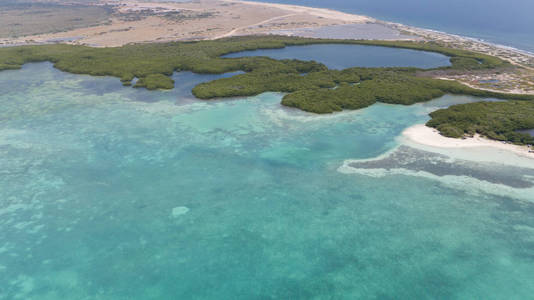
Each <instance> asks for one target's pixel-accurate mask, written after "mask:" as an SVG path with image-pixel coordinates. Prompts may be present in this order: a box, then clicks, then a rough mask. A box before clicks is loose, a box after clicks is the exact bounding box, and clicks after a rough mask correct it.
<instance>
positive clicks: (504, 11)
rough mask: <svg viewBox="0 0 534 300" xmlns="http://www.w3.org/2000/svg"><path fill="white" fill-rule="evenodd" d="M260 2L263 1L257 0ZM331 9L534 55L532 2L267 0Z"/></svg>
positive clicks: (528, 0) (482, 0) (491, 0)
mask: <svg viewBox="0 0 534 300" xmlns="http://www.w3.org/2000/svg"><path fill="white" fill-rule="evenodd" d="M255 1H261V0H255ZM261 2H275V3H284V4H297V5H305V6H312V7H322V8H330V9H335V10H340V11H344V12H348V13H354V14H363V15H368V16H371V17H374V18H377V19H381V20H385V21H392V22H398V23H403V24H407V25H412V26H417V27H423V28H429V29H434V30H439V31H444V32H447V33H453V34H459V35H463V36H468V37H473V38H479V39H483V40H486V41H489V42H493V43H497V44H502V45H507V46H512V47H515V48H518V49H522V50H527V51H530V52H534V17H533V12H534V1H532V0H508V1H502V0H447V1H442V0H403V1H398V0H328V1H326V0H266V1H261Z"/></svg>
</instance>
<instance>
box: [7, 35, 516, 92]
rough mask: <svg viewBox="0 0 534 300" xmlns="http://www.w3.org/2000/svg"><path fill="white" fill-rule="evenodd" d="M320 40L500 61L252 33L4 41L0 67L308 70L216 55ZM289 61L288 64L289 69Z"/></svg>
mask: <svg viewBox="0 0 534 300" xmlns="http://www.w3.org/2000/svg"><path fill="white" fill-rule="evenodd" d="M326 43H330V44H331V43H340V44H359V45H376V46H385V47H397V48H407V49H414V50H424V51H433V52H438V53H442V54H445V55H448V56H450V57H451V63H452V66H451V67H444V68H454V69H465V68H468V69H469V68H470V69H473V68H494V67H497V66H501V65H504V64H506V63H505V62H504V61H502V60H500V59H498V58H496V57H492V56H487V55H483V54H478V53H473V52H468V51H463V50H455V49H448V48H445V47H441V46H438V45H435V44H432V43H422V42H421V43H419V42H395V41H357V40H329V39H307V38H295V37H284V36H261V37H259V36H252V37H236V38H228V39H223V40H216V41H199V42H173V43H152V44H135V45H126V46H122V47H115V48H93V47H86V46H74V45H64V44H55V45H40V46H19V47H6V48H1V49H0V70H6V69H17V68H20V67H21V66H22V65H23V64H25V63H29V62H40V61H51V62H53V63H54V64H55V67H56V68H58V69H60V70H62V71H66V72H71V73H78V74H89V75H99V76H101V75H107V76H114V77H118V78H121V79H122V80H123V82H125V83H127V82H128V81H130V80H131V79H132V78H134V77H137V78H140V79H142V78H144V77H147V76H148V75H151V74H162V75H165V76H170V75H171V74H172V73H173V72H174V71H179V70H187V71H193V72H197V73H224V72H231V71H238V70H242V71H245V72H251V71H259V70H264V71H269V72H275V73H276V72H288V71H296V72H301V73H303V72H311V71H313V70H312V69H313V68H312V69H306V68H300V69H299V66H300V64H298V63H295V65H294V66H285V65H284V63H281V62H279V61H276V60H265V59H261V58H257V57H248V58H236V59H230V58H225V59H223V58H220V56H221V55H224V54H228V53H232V52H240V51H244V50H255V49H266V48H283V47H286V46H298V45H309V44H326ZM318 65H319V64H316V65H315V67H314V68H323V69H324V68H325V67H324V66H322V65H321V67H319V66H318ZM291 67H293V69H292V70H289V69H291ZM160 79H161V77H160ZM142 82H143V81H141V83H142ZM153 83H155V84H156V87H157V88H166V87H167V86H168V82H167V81H166V82H163V83H162V85H161V86H159V85H157V81H155V80H154V81H153Z"/></svg>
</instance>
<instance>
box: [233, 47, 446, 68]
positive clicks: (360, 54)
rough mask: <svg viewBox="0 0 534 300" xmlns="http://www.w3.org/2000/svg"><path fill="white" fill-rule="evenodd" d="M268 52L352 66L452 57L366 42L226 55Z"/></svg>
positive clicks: (422, 63) (432, 63)
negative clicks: (365, 44)
mask: <svg viewBox="0 0 534 300" xmlns="http://www.w3.org/2000/svg"><path fill="white" fill-rule="evenodd" d="M244 56H268V57H271V58H275V59H300V60H315V61H317V62H320V63H323V64H325V65H326V66H327V67H328V68H330V69H346V68H350V67H356V66H359V67H370V68H371V67H418V68H425V69H430V68H436V67H441V66H449V65H450V60H449V57H447V56H445V55H442V54H439V53H432V52H426V51H416V50H408V49H398V48H386V47H374V46H362V45H336V44H334V45H307V46H293V47H285V48H282V49H261V50H253V51H243V52H237V53H231V54H227V55H225V56H223V57H228V58H232V57H244Z"/></svg>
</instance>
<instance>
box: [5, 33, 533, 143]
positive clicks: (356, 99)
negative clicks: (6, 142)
mask: <svg viewBox="0 0 534 300" xmlns="http://www.w3.org/2000/svg"><path fill="white" fill-rule="evenodd" d="M326 43H330V44H332V43H339V44H359V45H375V46H384V47H396V48H407V49H414V50H424V51H432V52H437V53H442V54H445V55H448V56H450V57H451V66H447V67H441V68H437V69H441V70H453V71H455V72H470V71H472V70H480V69H494V68H501V67H509V64H508V63H506V62H505V61H503V60H501V59H499V58H497V57H492V56H488V55H484V54H479V53H474V52H469V51H464V50H455V49H449V48H444V47H441V46H439V45H436V44H434V43H429V42H399V41H362V40H360V41H355V40H329V39H307V38H295V37H283V36H262V37H259V36H249V37H234V38H227V39H222V40H215V41H198V42H174V43H154V44H135V45H126V46H122V47H117V48H91V47H85V46H74V45H65V44H55V45H41V46H22V47H10V48H0V70H5V69H17V68H20V67H21V66H22V65H23V64H25V63H28V62H40V61H51V62H53V63H54V66H55V67H56V68H58V69H60V70H63V71H66V72H70V73H77V74H89V75H97V76H114V77H117V78H120V80H121V81H122V83H123V84H124V85H126V86H128V85H131V84H132V83H131V81H132V80H133V79H134V78H138V81H137V82H136V83H135V84H134V87H144V88H147V89H150V90H153V89H171V88H173V87H174V82H173V80H172V79H171V75H172V74H173V72H175V71H192V72H196V73H210V74H220V73H226V72H233V71H243V72H245V73H243V74H239V75H235V76H233V77H230V78H223V79H219V80H214V81H211V82H206V83H202V84H199V85H197V86H196V87H195V88H194V89H193V94H194V95H195V96H196V97H198V98H201V99H214V98H221V97H237V96H253V95H257V94H260V93H263V92H268V91H271V92H283V93H286V95H285V96H284V98H283V100H282V104H283V105H286V106H290V107H295V108H299V109H302V110H305V111H309V112H314V113H331V112H335V111H340V110H343V109H360V108H363V107H366V106H369V105H372V104H373V103H375V102H384V103H395V104H404V105H409V104H413V103H416V102H423V101H428V100H431V99H434V98H436V97H440V96H442V95H444V94H447V93H450V94H466V95H473V96H479V97H493V98H501V99H510V100H532V99H534V96H530V95H514V94H503V93H497V92H489V91H484V90H477V89H473V88H470V87H467V86H464V85H462V84H460V83H457V82H454V81H448V80H438V79H432V78H428V77H422V76H421V74H424V72H421V71H422V70H421V69H417V68H349V69H345V70H330V69H328V68H327V67H326V66H324V65H323V64H320V63H317V62H314V61H300V60H275V59H271V58H268V57H241V58H221V56H222V55H224V54H228V53H232V52H240V51H245V50H255V49H267V48H271V49H272V48H283V47H286V46H298V45H308V44H326ZM514 103H515V102H514ZM512 109H513V108H512ZM533 127H534V126H533ZM463 129H465V128H463ZM455 130H456V129H455ZM457 130H460V129H458V128H457ZM443 132H445V134H448V133H449V132H453V130H452V129H451V130H449V131H447V130H443ZM449 135H450V134H449ZM488 136H489V137H493V136H497V135H492V134H491V133H488ZM501 137H506V138H507V139H510V140H511V139H512V134H508V133H507V134H506V135H502V134H501V135H499V138H501Z"/></svg>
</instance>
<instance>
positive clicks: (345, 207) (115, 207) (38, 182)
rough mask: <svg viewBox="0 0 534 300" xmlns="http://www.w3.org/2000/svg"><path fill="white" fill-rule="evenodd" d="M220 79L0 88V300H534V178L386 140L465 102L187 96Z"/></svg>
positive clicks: (33, 80) (51, 73)
mask: <svg viewBox="0 0 534 300" xmlns="http://www.w3.org/2000/svg"><path fill="white" fill-rule="evenodd" d="M231 75H232V74H226V75H198V74H193V73H187V72H183V73H175V74H174V75H173V77H172V79H173V80H174V81H175V88H174V89H172V90H168V91H147V90H145V89H132V88H128V87H123V86H122V85H121V83H120V81H119V79H118V78H111V77H91V76H87V75H74V74H69V73H64V72H60V71H58V70H56V69H54V68H53V67H52V65H51V64H50V63H35V64H26V65H24V66H23V68H22V69H21V70H10V71H3V72H0V89H2V94H1V95H0V105H1V107H2V109H1V110H0V165H1V166H2V168H1V169H0V173H1V176H0V299H58V298H63V299H199V298H201V299H298V298H301V299H310V298H314V297H317V298H336V299H357V298H373V297H374V298H380V299H387V298H390V299H392V298H397V299H399V298H405V299H416V298H419V299H421V298H447V299H452V298H456V299H469V298H471V299H472V298H477V299H497V298H498V299H511V298H516V299H526V298H529V297H531V296H532V294H533V293H534V281H533V280H532V270H533V269H534V256H533V255H532V249H533V247H534V203H533V201H532V200H533V199H532V195H533V193H534V188H533V187H534V180H533V178H534V174H533V168H534V166H533V163H532V162H531V161H528V160H527V159H521V158H519V157H516V156H514V154H507V153H493V152H491V151H490V150H488V149H476V150H470V151H471V152H469V153H468V155H465V153H463V154H462V153H452V152H450V153H437V152H434V151H433V150H432V149H428V148H423V147H418V146H417V145H412V144H409V143H406V142H405V141H403V140H402V139H401V138H399V136H401V133H402V132H403V130H405V129H406V128H408V127H410V126H413V125H415V124H423V123H425V122H426V121H428V120H429V116H428V113H429V112H432V111H434V110H436V109H438V108H443V107H447V106H448V105H451V104H458V103H469V102H476V101H481V100H483V99H481V98H473V97H468V96H450V95H446V96H443V97H441V98H439V99H436V100H433V101H430V102H427V103H423V104H415V105H411V106H401V105H389V104H384V103H377V104H374V105H372V106H369V107H367V108H365V109H361V110H357V111H344V112H340V113H335V114H329V115H315V114H310V113H306V112H302V111H299V110H296V109H291V108H286V107H283V106H281V105H280V101H281V99H282V97H283V94H278V93H263V94H260V95H258V96H254V97H248V98H239V99H225V100H216V101H201V100H197V99H195V98H194V97H193V96H192V94H191V88H192V87H193V86H195V85H196V84H198V83H200V82H203V81H209V80H213V79H216V78H221V77H224V76H231ZM467 156H472V157H475V158H476V159H474V160H472V159H470V158H469V157H467ZM494 157H499V159H498V160H496V159H494ZM414 158H421V159H420V161H419V162H418V163H414Z"/></svg>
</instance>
